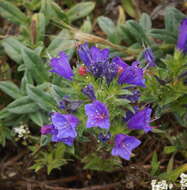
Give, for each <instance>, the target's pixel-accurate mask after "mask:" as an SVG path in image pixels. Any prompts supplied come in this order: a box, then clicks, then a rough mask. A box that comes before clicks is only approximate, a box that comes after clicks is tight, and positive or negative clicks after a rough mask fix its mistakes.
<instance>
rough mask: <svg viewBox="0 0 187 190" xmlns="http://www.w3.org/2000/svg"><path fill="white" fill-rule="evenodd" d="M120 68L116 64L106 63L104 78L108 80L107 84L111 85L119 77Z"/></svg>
mask: <svg viewBox="0 0 187 190" xmlns="http://www.w3.org/2000/svg"><path fill="white" fill-rule="evenodd" d="M117 72H118V67H117V65H116V64H115V63H113V62H112V63H109V62H107V63H105V66H104V67H103V76H104V77H105V79H106V82H107V84H110V82H111V81H112V80H113V79H114V78H115V77H116V76H117Z"/></svg>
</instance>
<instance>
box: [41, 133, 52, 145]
mask: <svg viewBox="0 0 187 190" xmlns="http://www.w3.org/2000/svg"><path fill="white" fill-rule="evenodd" d="M50 142H51V136H50V135H42V136H41V138H40V146H41V147H42V146H46V145H47V144H49V143H50Z"/></svg>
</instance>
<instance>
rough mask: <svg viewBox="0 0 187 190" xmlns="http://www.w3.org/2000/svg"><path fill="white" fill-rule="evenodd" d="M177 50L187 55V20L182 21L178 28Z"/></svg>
mask: <svg viewBox="0 0 187 190" xmlns="http://www.w3.org/2000/svg"><path fill="white" fill-rule="evenodd" d="M177 49H179V50H180V51H182V52H183V53H187V18H185V19H183V20H182V21H181V24H180V26H179V34H178V41H177Z"/></svg>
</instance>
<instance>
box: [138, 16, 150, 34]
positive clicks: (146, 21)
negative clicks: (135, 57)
mask: <svg viewBox="0 0 187 190" xmlns="http://www.w3.org/2000/svg"><path fill="white" fill-rule="evenodd" d="M140 25H141V26H142V28H143V29H144V30H145V32H147V31H148V30H150V29H151V27H152V22H151V17H150V16H149V15H148V14H146V13H143V14H142V16H141V17H140Z"/></svg>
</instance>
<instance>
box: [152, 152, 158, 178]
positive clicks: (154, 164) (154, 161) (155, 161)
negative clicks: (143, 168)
mask: <svg viewBox="0 0 187 190" xmlns="http://www.w3.org/2000/svg"><path fill="white" fill-rule="evenodd" d="M159 166H160V162H158V156H157V153H156V152H154V153H153V157H152V161H151V175H152V176H154V175H155V173H156V172H157V171H158V169H159Z"/></svg>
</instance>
